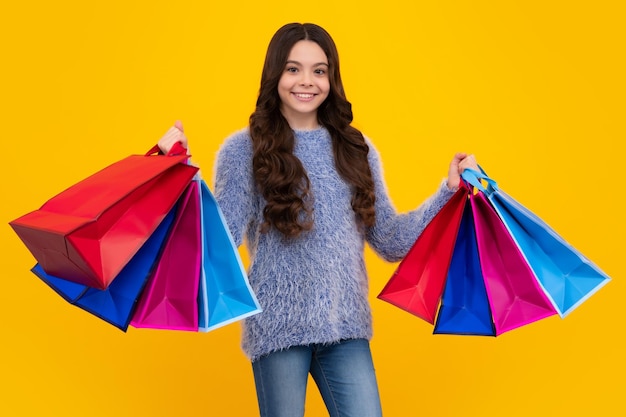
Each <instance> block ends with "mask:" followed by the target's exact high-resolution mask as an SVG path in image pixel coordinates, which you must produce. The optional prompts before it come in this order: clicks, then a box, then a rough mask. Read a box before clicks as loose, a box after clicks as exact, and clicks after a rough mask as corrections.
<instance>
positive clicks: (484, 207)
mask: <svg viewBox="0 0 626 417" xmlns="http://www.w3.org/2000/svg"><path fill="white" fill-rule="evenodd" d="M470 201H471V206H472V214H473V216H474V225H475V230H476V241H477V243H478V253H479V257H480V267H481V270H482V273H483V277H484V281H485V287H486V289H487V295H488V298H489V305H490V307H491V314H492V317H493V322H494V327H495V330H496V335H500V334H502V333H504V332H507V331H509V330H513V329H515V328H518V327H521V326H524V325H526V324H529V323H532V322H535V321H537V320H541V319H543V318H546V317H549V316H552V315H554V314H556V310H555V309H554V307H553V306H552V303H551V302H550V300H549V299H548V297H547V296H546V295H545V293H544V292H543V290H542V289H541V287H540V286H539V284H538V282H537V280H536V279H535V277H534V274H533V272H532V270H531V269H530V267H529V266H528V264H527V263H526V260H525V259H524V257H523V255H522V254H521V252H520V251H519V249H518V247H517V245H516V244H515V241H514V240H513V238H512V237H511V235H510V234H509V232H508V230H507V229H506V227H505V226H504V224H503V223H502V221H501V220H500V218H499V217H498V215H497V213H496V211H495V210H494V208H493V207H492V206H491V205H490V204H489V202H488V201H487V198H486V197H485V195H484V193H483V192H482V191H481V192H478V193H476V194H474V193H470Z"/></svg>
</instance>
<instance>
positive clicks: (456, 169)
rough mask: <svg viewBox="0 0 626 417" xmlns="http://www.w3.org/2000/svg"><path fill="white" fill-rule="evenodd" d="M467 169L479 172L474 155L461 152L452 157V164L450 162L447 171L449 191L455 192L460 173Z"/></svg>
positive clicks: (459, 180)
mask: <svg viewBox="0 0 626 417" xmlns="http://www.w3.org/2000/svg"><path fill="white" fill-rule="evenodd" d="M467 168H471V169H473V170H476V171H480V169H478V163H476V158H475V157H474V155H468V154H466V153H463V152H459V153H457V154H456V155H454V158H452V162H450V168H449V169H448V188H449V189H450V190H456V189H457V188H459V184H460V182H461V173H463V171H464V170H465V169H467Z"/></svg>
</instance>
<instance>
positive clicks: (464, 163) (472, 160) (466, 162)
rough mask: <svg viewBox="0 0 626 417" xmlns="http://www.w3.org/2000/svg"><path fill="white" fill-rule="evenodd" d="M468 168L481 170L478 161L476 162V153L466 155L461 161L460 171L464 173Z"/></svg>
mask: <svg viewBox="0 0 626 417" xmlns="http://www.w3.org/2000/svg"><path fill="white" fill-rule="evenodd" d="M457 155H459V154H457ZM468 168H469V169H473V170H475V171H480V169H479V168H478V163H477V162H476V157H475V156H474V155H466V156H465V157H463V158H462V159H461V160H460V161H459V173H462V172H463V171H465V170H466V169H468Z"/></svg>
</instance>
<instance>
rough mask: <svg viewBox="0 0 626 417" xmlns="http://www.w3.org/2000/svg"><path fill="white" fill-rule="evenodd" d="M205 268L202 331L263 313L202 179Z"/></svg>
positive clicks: (202, 269) (216, 207)
mask: <svg viewBox="0 0 626 417" xmlns="http://www.w3.org/2000/svg"><path fill="white" fill-rule="evenodd" d="M199 185H200V186H199V187H198V188H199V192H200V207H201V214H202V215H201V230H202V238H201V242H202V268H201V275H200V296H199V319H198V320H199V330H200V331H203V332H208V331H210V330H213V329H216V328H218V327H221V326H224V325H226V324H229V323H232V322H234V321H238V320H241V319H243V318H245V317H249V316H251V315H253V314H257V313H260V312H261V307H260V306H259V303H258V301H257V299H256V297H255V295H254V293H253V292H252V288H251V287H250V284H249V282H248V276H247V274H246V272H245V270H244V267H243V264H242V262H241V258H240V257H239V253H238V252H237V247H236V246H235V243H234V241H233V239H232V236H231V234H230V231H229V230H228V226H227V224H226V220H225V219H224V216H223V214H222V212H221V210H220V208H219V206H218V204H217V202H216V201H215V198H214V197H213V194H212V193H211V191H210V190H209V187H208V186H207V184H206V182H205V181H204V180H202V179H200V180H199Z"/></svg>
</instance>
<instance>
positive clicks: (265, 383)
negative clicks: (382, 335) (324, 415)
mask: <svg viewBox="0 0 626 417" xmlns="http://www.w3.org/2000/svg"><path fill="white" fill-rule="evenodd" d="M252 370H253V372H254V382H255V385H256V391H257V397H258V400H259V410H260V412H261V417H302V416H304V403H305V396H306V386H307V380H308V375H309V373H311V376H312V377H313V380H314V381H315V383H316V384H317V387H318V389H319V391H320V394H321V395H322V398H323V400H324V403H325V404H326V408H327V409H328V412H329V414H330V416H331V417H380V416H381V415H382V411H381V405H380V397H379V394H378V384H377V382H376V374H375V372H374V365H373V363H372V354H371V352H370V346H369V342H368V341H367V340H364V339H351V340H343V341H341V342H338V343H335V344H331V345H322V344H319V345H318V344H313V345H308V346H295V347H292V348H289V349H285V350H281V351H278V352H274V353H271V354H269V355H266V356H263V357H261V358H260V359H258V360H256V361H254V362H253V363H252Z"/></svg>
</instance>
